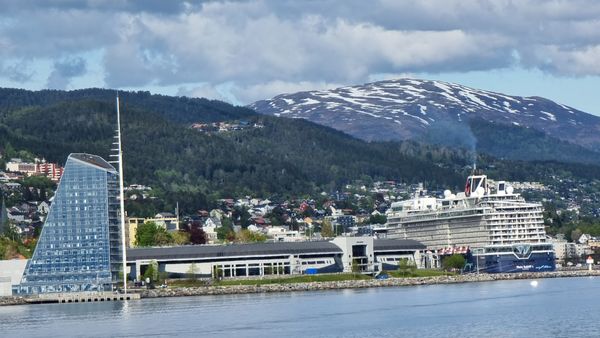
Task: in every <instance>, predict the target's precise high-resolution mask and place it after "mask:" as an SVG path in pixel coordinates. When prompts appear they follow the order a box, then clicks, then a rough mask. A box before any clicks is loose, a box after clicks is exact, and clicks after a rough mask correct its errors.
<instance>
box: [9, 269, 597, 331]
mask: <svg viewBox="0 0 600 338" xmlns="http://www.w3.org/2000/svg"><path fill="white" fill-rule="evenodd" d="M27 336H33V337H52V336H55V337H65V336H71V337H133V336H146V337H148V336H152V337H163V336H169V337H171V336H179V337H199V336H204V337H263V338H264V337H286V338H290V337H482V336H485V337H600V278H595V277H586V278H568V279H541V280H538V284H537V286H534V285H532V284H531V281H529V280H522V281H502V282H491V283H471V284H461V285H432V286H420V287H399V288H380V289H366V290H339V291H337V290H336V291H322V292H298V293H281V294H266V295H236V296H215V297H213V296H206V297H189V298H169V299H145V300H141V301H130V302H125V303H89V304H85V303H84V304H81V303H79V304H47V305H33V306H31V305H30V306H13V307H0V337H27Z"/></svg>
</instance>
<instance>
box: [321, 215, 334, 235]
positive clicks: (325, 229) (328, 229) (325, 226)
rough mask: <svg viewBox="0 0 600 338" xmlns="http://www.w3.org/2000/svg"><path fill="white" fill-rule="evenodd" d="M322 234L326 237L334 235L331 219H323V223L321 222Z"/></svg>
mask: <svg viewBox="0 0 600 338" xmlns="http://www.w3.org/2000/svg"><path fill="white" fill-rule="evenodd" d="M321 236H322V237H325V238H330V237H333V236H334V234H333V226H332V225H331V221H330V220H327V219H326V220H323V223H321Z"/></svg>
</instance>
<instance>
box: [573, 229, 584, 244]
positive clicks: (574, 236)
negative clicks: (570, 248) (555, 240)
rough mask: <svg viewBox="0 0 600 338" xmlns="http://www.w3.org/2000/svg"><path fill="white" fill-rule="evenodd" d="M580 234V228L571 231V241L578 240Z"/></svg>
mask: <svg viewBox="0 0 600 338" xmlns="http://www.w3.org/2000/svg"><path fill="white" fill-rule="evenodd" d="M581 235H582V233H581V230H579V229H575V230H573V231H571V240H572V241H573V242H577V241H578V240H579V237H581Z"/></svg>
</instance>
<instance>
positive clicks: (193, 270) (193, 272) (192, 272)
mask: <svg viewBox="0 0 600 338" xmlns="http://www.w3.org/2000/svg"><path fill="white" fill-rule="evenodd" d="M198 271H199V269H198V265H196V263H192V264H190V268H189V269H188V271H187V277H188V278H189V279H191V280H196V279H198V276H197V274H198Z"/></svg>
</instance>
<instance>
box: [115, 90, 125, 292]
mask: <svg viewBox="0 0 600 338" xmlns="http://www.w3.org/2000/svg"><path fill="white" fill-rule="evenodd" d="M117 146H118V154H117V156H118V161H119V203H120V206H121V250H122V251H123V254H122V256H123V291H124V292H125V294H127V251H126V249H125V193H124V187H123V176H124V173H123V147H122V143H121V111H120V109H119V92H117Z"/></svg>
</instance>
